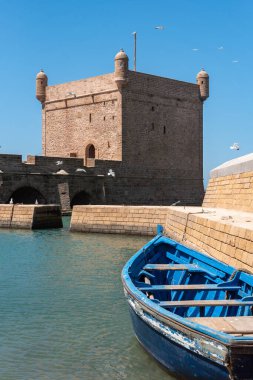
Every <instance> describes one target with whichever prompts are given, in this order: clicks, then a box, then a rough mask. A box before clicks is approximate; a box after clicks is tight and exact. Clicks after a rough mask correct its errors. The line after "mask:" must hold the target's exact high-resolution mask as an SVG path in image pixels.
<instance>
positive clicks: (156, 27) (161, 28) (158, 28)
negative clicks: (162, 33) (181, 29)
mask: <svg viewBox="0 0 253 380" xmlns="http://www.w3.org/2000/svg"><path fill="white" fill-rule="evenodd" d="M155 29H157V30H164V29H165V27H164V26H163V25H158V26H155Z"/></svg>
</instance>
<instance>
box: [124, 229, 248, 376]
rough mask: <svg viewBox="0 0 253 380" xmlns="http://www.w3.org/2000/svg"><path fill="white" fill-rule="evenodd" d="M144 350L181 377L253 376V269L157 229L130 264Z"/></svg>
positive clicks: (130, 297) (131, 300)
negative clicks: (218, 257)
mask: <svg viewBox="0 0 253 380" xmlns="http://www.w3.org/2000/svg"><path fill="white" fill-rule="evenodd" d="M122 281H123V286H124V292H125V295H126V298H127V301H128V304H129V309H130V314H131V318H132V323H133V328H134V331H135V334H136V337H137V339H138V340H139V341H140V343H141V344H142V345H143V346H144V348H145V349H146V350H147V351H148V352H149V353H150V354H151V355H153V356H154V357H155V358H156V359H157V360H158V361H159V362H160V363H162V364H163V365H164V366H165V367H167V368H168V369H169V371H171V372H172V373H174V374H175V375H176V377H177V378H179V379H187V380H193V379H194V380H196V379H199V380H200V379H201V380H225V379H226V380H228V379H230V380H238V379H240V380H242V379H243V380H250V379H251V380H252V379H253V316H252V313H253V297H252V294H253V275H251V274H248V273H245V272H244V271H242V270H236V269H235V268H233V267H231V266H228V265H226V264H224V263H222V262H219V261H217V260H215V259H213V258H210V257H208V256H206V255H204V254H201V253H199V252H196V251H194V250H191V249H189V248H187V247H185V246H183V245H181V244H179V243H177V242H175V241H173V240H171V239H169V238H168V237H165V236H163V234H162V228H161V226H159V228H158V234H157V236H156V237H155V238H153V239H152V240H151V241H150V242H149V243H148V244H146V245H145V246H144V247H143V248H142V249H141V250H140V251H138V252H137V253H136V254H135V255H134V256H133V257H132V258H131V259H130V260H129V261H128V262H127V264H126V265H125V267H124V268H123V271H122Z"/></svg>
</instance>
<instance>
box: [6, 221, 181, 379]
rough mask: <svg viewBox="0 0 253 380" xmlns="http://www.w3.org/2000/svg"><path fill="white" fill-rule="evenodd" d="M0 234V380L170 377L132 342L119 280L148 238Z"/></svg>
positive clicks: (47, 232)
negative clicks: (123, 270)
mask: <svg viewBox="0 0 253 380" xmlns="http://www.w3.org/2000/svg"><path fill="white" fill-rule="evenodd" d="M68 224H69V218H64V228H63V229H57V230H40V231H22V230H0V268H1V276H0V302H1V308H0V320H1V325H0V334H1V366H0V378H1V379H4V380H17V379H19V380H23V379H24V380H27V379H29V380H35V379H36V380H37V379H40V380H44V379H45V380H46V379H47V380H48V379H50V380H51V379H52V380H58V379H59V380H60V379H61V380H65V379H66V380H72V379H73V380H77V379H78V380H79V379H80V380H81V379H87V380H90V379H91V380H100V379H110V380H111V379H112V380H124V379H129V380H149V379H150V380H151V379H152V380H154V379H155V380H156V379H159V380H169V379H174V378H173V377H172V376H170V375H169V374H168V373H167V372H166V371H165V370H164V369H163V368H162V367H161V366H159V365H158V364H157V362H156V361H155V360H154V359H152V358H151V357H150V356H149V355H148V354H147V353H146V351H144V350H143V348H142V347H141V346H140V345H139V343H138V341H137V340H136V339H135V337H134V335H133V331H132V327H131V323H130V317H129V314H128V309H127V305H126V302H125V300H124V295H123V289H122V284H121V279H120V272H121V269H122V267H123V265H124V263H125V262H126V261H127V259H128V258H129V257H130V256H131V255H132V254H133V253H134V252H135V251H136V250H137V249H138V248H140V247H141V246H142V245H143V244H144V243H145V242H146V241H147V240H148V239H147V238H143V237H135V236H122V235H102V234H81V233H70V232H69V231H68Z"/></svg>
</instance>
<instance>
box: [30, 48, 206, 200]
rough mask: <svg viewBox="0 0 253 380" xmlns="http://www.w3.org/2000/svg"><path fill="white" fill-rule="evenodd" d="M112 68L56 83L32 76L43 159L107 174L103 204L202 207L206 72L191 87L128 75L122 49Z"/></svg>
mask: <svg viewBox="0 0 253 380" xmlns="http://www.w3.org/2000/svg"><path fill="white" fill-rule="evenodd" d="M114 63H115V69H114V72H113V73H110V74H105V75H101V76H97V77H92V78H87V79H81V80H78V81H74V82H68V83H64V84H59V85H52V86H48V85H47V76H46V74H45V73H44V72H43V71H41V72H40V73H39V74H38V75H37V77H36V97H37V99H38V100H39V101H40V102H41V103H42V147H43V155H44V156H51V157H63V158H64V157H66V158H67V157H73V158H74V157H76V158H83V160H84V165H85V166H87V167H93V169H92V170H93V173H97V174H100V175H101V174H104V175H105V176H106V175H107V172H108V170H109V169H112V170H113V171H114V172H115V178H114V179H113V181H112V179H111V178H110V182H108V181H109V179H108V181H107V184H106V188H107V190H108V197H107V201H108V202H109V203H115V204H117V203H120V204H122V203H125V204H171V203H173V202H175V201H180V202H181V204H201V202H202V199H203V194H204V191H203V102H204V101H205V100H206V99H207V98H208V96H209V76H208V74H207V73H206V72H205V71H204V70H201V71H200V72H199V73H198V75H197V84H192V83H187V82H182V81H177V80H174V79H169V78H162V77H158V76H154V75H149V74H144V73H139V72H135V71H130V70H129V69H128V56H127V55H126V53H125V52H124V51H123V50H120V52H119V53H118V54H116V56H115V59H114Z"/></svg>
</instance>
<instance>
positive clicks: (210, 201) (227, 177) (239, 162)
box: [203, 154, 253, 212]
mask: <svg viewBox="0 0 253 380" xmlns="http://www.w3.org/2000/svg"><path fill="white" fill-rule="evenodd" d="M210 177H211V178H210V180H209V183H208V187H207V190H206V194H205V198H204V201H203V206H204V207H220V208H227V209H233V210H241V211H248V212H253V154H248V155H246V156H242V157H239V158H237V159H234V160H231V161H228V162H225V163H224V164H222V165H220V166H218V167H217V168H215V169H213V170H212V171H211V173H210Z"/></svg>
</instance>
